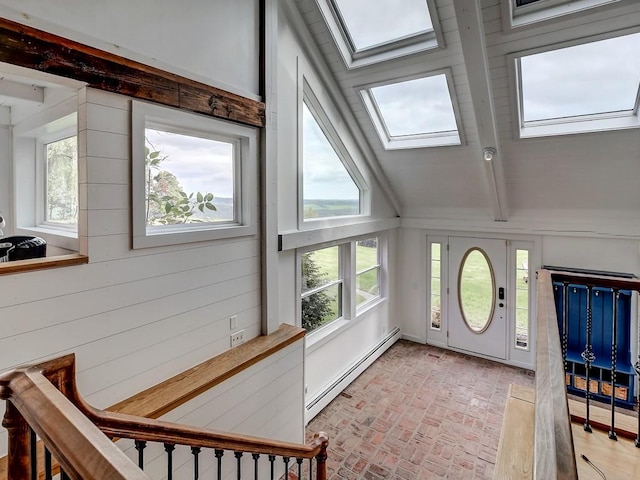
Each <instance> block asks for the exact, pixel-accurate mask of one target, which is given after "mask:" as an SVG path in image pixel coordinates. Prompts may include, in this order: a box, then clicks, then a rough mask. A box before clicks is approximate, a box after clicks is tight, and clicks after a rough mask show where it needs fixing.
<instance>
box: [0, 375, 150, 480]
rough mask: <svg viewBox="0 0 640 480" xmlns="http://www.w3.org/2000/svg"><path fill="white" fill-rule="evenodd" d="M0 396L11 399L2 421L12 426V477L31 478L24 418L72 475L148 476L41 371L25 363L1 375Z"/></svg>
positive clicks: (120, 479) (123, 479)
mask: <svg viewBox="0 0 640 480" xmlns="http://www.w3.org/2000/svg"><path fill="white" fill-rule="evenodd" d="M0 398H3V399H5V400H8V401H9V403H8V405H9V408H8V409H7V413H6V414H5V418H4V422H3V425H4V426H5V427H6V428H7V430H8V431H9V444H10V448H9V470H8V477H9V479H22V478H24V479H26V478H29V463H28V458H29V457H28V455H25V453H28V447H27V444H28V443H27V442H28V429H27V428H26V425H25V423H24V422H25V421H26V424H28V425H29V426H30V427H31V428H32V429H33V430H34V431H35V432H36V434H37V435H38V436H39V437H40V438H41V439H42V440H43V442H44V444H45V445H46V446H47V448H48V449H49V451H50V452H51V453H52V454H53V455H54V456H55V458H56V459H57V461H58V462H59V463H60V465H61V466H62V468H63V470H64V471H65V473H67V474H68V475H69V476H70V477H71V478H78V479H85V480H92V479H96V480H98V479H104V478H109V479H113V480H143V479H148V478H149V477H147V475H145V474H144V473H143V472H142V470H140V469H139V468H138V467H137V466H136V465H135V464H134V463H132V462H131V460H129V458H128V457H127V456H126V455H125V454H124V453H123V452H122V451H121V450H120V449H119V448H118V447H117V446H116V445H115V444H114V443H113V442H111V441H110V440H109V438H107V437H106V436H105V435H104V434H103V433H102V432H101V431H100V430H99V429H98V428H97V427H96V426H95V425H94V424H93V423H92V422H91V421H90V420H89V419H88V418H87V417H85V416H84V415H83V414H82V413H81V412H80V411H79V410H78V409H77V408H76V407H75V406H74V405H73V404H72V403H71V402H70V401H69V399H67V398H66V397H65V396H64V395H63V394H62V392H61V391H59V390H58V389H56V388H55V386H54V385H53V384H52V383H51V382H50V381H49V379H47V378H46V377H45V376H44V375H43V374H42V372H41V371H38V370H33V369H30V368H26V369H17V370H14V371H11V372H9V373H6V374H4V375H2V376H1V377H0ZM16 445H17V446H18V448H17V449H16V448H15V446H16Z"/></svg>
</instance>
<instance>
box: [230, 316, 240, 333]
mask: <svg viewBox="0 0 640 480" xmlns="http://www.w3.org/2000/svg"><path fill="white" fill-rule="evenodd" d="M236 328H238V316H237V315H232V316H231V317H229V330H235V329H236Z"/></svg>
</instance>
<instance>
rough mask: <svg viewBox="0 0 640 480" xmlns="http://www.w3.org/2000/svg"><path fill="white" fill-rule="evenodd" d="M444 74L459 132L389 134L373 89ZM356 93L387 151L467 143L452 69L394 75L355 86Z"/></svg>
mask: <svg viewBox="0 0 640 480" xmlns="http://www.w3.org/2000/svg"><path fill="white" fill-rule="evenodd" d="M439 75H444V77H445V80H446V82H447V89H448V91H449V100H450V101H451V107H452V109H453V115H454V118H455V122H456V128H457V130H456V131H445V132H433V133H419V134H413V135H398V136H395V137H394V136H391V135H390V134H389V131H388V128H387V126H386V122H385V119H384V117H383V116H382V113H381V112H380V109H379V107H378V105H377V102H376V101H375V99H374V95H373V93H372V92H371V89H372V88H375V87H381V86H385V85H393V84H398V83H403V82H408V81H411V80H418V79H421V78H428V77H435V76H439ZM355 90H356V92H357V93H358V94H359V97H360V99H361V100H362V103H363V105H364V107H365V110H366V111H367V113H368V115H369V118H370V119H371V122H372V123H373V126H374V128H375V130H376V132H377V133H378V138H379V139H380V142H381V143H382V147H383V148H384V149H385V150H403V149H413V148H429V147H446V146H461V145H464V144H465V138H464V132H463V129H462V117H461V115H460V107H459V105H458V98H457V96H456V92H455V88H454V84H453V75H452V73H451V70H450V69H448V68H447V69H442V70H432V71H429V72H423V73H419V74H416V75H409V76H404V77H400V78H394V79H391V80H387V81H382V82H375V83H369V84H365V85H360V86H357V87H355Z"/></svg>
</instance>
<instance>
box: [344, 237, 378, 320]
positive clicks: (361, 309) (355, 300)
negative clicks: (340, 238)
mask: <svg viewBox="0 0 640 480" xmlns="http://www.w3.org/2000/svg"><path fill="white" fill-rule="evenodd" d="M370 238H375V239H376V244H377V247H376V253H377V258H376V264H375V265H373V266H371V267H368V268H365V269H363V270H360V271H358V270H357V268H358V245H357V243H358V241H360V240H368V239H370ZM383 244H384V245H386V242H384V241H383V240H382V238H381V236H380V235H368V236H366V237H361V238H357V239H355V240H353V242H352V245H353V305H354V306H355V310H356V313H355V316H357V315H358V313H360V312H364V311H366V310H367V309H368V308H369V306H370V305H372V304H376V303H377V302H378V301H379V300H380V298H381V297H382V276H383V268H382V247H383ZM370 270H376V272H377V277H378V294H377V295H376V296H375V297H373V298H370V299H369V300H366V301H364V302H362V303H361V304H360V305H358V297H357V295H358V289H357V284H358V283H357V280H358V275H360V274H362V273H366V272H368V271H370Z"/></svg>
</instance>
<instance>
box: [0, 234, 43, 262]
mask: <svg viewBox="0 0 640 480" xmlns="http://www.w3.org/2000/svg"><path fill="white" fill-rule="evenodd" d="M0 245H3V246H1V247H0V262H12V261H14V260H26V259H29V258H41V257H44V256H46V255H47V242H45V241H44V239H42V238H40V237H28V236H20V235H17V236H13V237H5V238H0Z"/></svg>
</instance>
